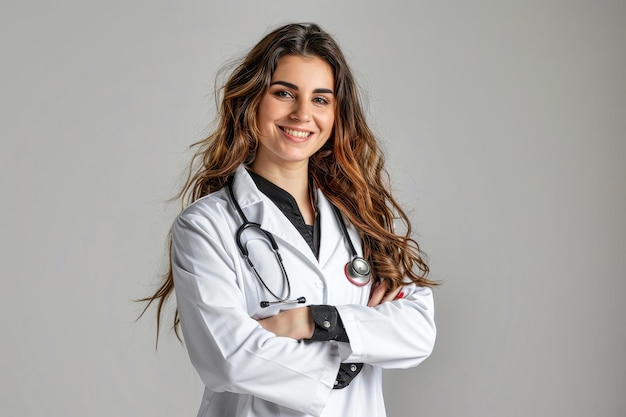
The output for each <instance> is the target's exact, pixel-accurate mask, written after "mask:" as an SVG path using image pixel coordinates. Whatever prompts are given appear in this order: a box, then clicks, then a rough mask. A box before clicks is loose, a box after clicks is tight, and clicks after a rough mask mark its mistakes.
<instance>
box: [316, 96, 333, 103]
mask: <svg viewBox="0 0 626 417" xmlns="http://www.w3.org/2000/svg"><path fill="white" fill-rule="evenodd" d="M313 103H315V104H329V103H330V102H329V101H328V99H327V98H326V97H324V96H318V97H314V98H313Z"/></svg>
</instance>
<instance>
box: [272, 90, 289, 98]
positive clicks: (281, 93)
mask: <svg viewBox="0 0 626 417" xmlns="http://www.w3.org/2000/svg"><path fill="white" fill-rule="evenodd" d="M273 94H274V95H275V96H276V97H278V98H293V94H291V93H290V92H289V91H287V90H277V91H274V93H273Z"/></svg>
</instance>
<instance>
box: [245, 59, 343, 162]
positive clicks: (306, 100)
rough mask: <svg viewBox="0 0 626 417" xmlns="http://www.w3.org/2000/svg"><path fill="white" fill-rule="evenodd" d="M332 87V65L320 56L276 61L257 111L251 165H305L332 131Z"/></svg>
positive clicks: (333, 114)
mask: <svg viewBox="0 0 626 417" xmlns="http://www.w3.org/2000/svg"><path fill="white" fill-rule="evenodd" d="M334 86H335V79H334V76H333V70H332V68H331V66H330V65H329V64H328V63H327V62H326V61H324V60H323V59H321V58H319V57H315V56H312V57H302V56H297V55H287V56H284V57H282V58H281V59H280V60H279V61H278V66H277V67H276V70H275V71H274V74H273V75H272V81H271V82H270V87H269V89H268V91H267V93H265V95H264V96H263V98H262V99H261V103H260V104H259V109H258V111H257V124H258V128H259V131H260V136H259V138H258V141H259V146H258V149H257V154H256V158H255V161H254V163H253V164H252V168H253V169H254V170H266V169H273V168H277V167H284V168H297V167H306V166H307V164H308V160H309V157H311V155H313V154H314V153H315V152H317V151H318V150H319V149H320V148H321V147H322V145H324V143H325V142H326V141H327V140H328V138H329V137H330V135H331V134H332V131H333V126H334V123H335V95H334V91H333V90H334ZM257 172H258V171H257Z"/></svg>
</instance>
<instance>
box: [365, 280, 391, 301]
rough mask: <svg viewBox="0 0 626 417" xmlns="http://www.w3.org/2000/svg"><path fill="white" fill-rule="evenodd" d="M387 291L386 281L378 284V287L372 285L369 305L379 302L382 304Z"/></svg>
mask: <svg viewBox="0 0 626 417" xmlns="http://www.w3.org/2000/svg"><path fill="white" fill-rule="evenodd" d="M386 292H387V284H386V283H384V282H383V283H381V284H378V285H376V287H375V288H374V287H372V293H371V295H370V300H369V302H368V303H367V305H368V307H374V306H377V305H378V304H380V303H381V302H382V300H383V297H384V296H385V293H386Z"/></svg>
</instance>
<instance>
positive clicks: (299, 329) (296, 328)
mask: <svg viewBox="0 0 626 417" xmlns="http://www.w3.org/2000/svg"><path fill="white" fill-rule="evenodd" d="M401 291H402V287H399V288H398V289H396V290H395V291H392V292H390V293H387V285H386V284H384V283H383V284H381V285H377V286H375V287H372V293H371V294H370V299H369V302H368V303H367V306H368V307H375V306H377V305H379V304H383V303H385V302H387V301H391V300H394V299H396V298H401V297H399V294H400V292H401ZM258 322H259V324H261V326H263V328H264V329H265V330H269V331H270V332H272V333H274V334H275V335H276V336H283V337H290V338H292V339H295V340H304V339H310V338H311V336H313V330H314V328H315V323H314V322H313V314H312V313H311V309H310V308H309V307H299V308H293V309H289V310H285V311H282V312H280V313H278V314H276V315H275V316H272V317H268V318H266V319H262V320H259V321H258Z"/></svg>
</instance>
